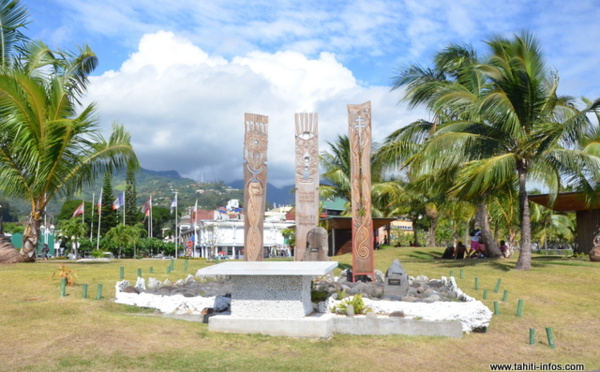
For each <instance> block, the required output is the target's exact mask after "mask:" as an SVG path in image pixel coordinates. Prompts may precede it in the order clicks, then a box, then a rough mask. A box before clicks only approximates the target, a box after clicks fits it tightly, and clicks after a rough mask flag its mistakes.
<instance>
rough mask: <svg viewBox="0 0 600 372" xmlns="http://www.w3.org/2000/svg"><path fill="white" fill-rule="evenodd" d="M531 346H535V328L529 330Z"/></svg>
mask: <svg viewBox="0 0 600 372" xmlns="http://www.w3.org/2000/svg"><path fill="white" fill-rule="evenodd" d="M529 345H535V328H529Z"/></svg>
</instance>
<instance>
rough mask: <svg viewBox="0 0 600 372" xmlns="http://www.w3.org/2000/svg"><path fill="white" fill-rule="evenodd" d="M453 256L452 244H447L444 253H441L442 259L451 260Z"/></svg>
mask: <svg viewBox="0 0 600 372" xmlns="http://www.w3.org/2000/svg"><path fill="white" fill-rule="evenodd" d="M453 258H454V246H452V245H449V246H448V247H447V248H446V250H445V251H444V254H443V255H442V259H443V260H451V259H453Z"/></svg>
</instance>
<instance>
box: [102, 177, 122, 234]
mask: <svg viewBox="0 0 600 372" xmlns="http://www.w3.org/2000/svg"><path fill="white" fill-rule="evenodd" d="M114 200H115V196H114V195H113V189H112V174H111V173H110V172H106V173H105V174H104V184H103V186H102V206H101V207H100V209H101V210H102V212H101V216H100V235H102V236H104V235H105V234H106V233H107V232H108V231H109V230H110V229H112V228H113V227H115V226H117V224H118V221H117V212H116V211H115V210H114V209H113V207H112V205H113V202H114Z"/></svg>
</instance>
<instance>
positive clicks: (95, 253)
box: [90, 249, 104, 258]
mask: <svg viewBox="0 0 600 372" xmlns="http://www.w3.org/2000/svg"><path fill="white" fill-rule="evenodd" d="M90 254H91V255H92V257H94V258H102V257H104V251H100V250H97V249H95V250H93V251H92V252H90Z"/></svg>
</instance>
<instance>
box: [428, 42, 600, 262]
mask: <svg viewBox="0 0 600 372" xmlns="http://www.w3.org/2000/svg"><path fill="white" fill-rule="evenodd" d="M488 45H489V47H490V50H491V56H490V57H489V61H488V62H487V63H485V64H477V65H474V66H470V67H469V69H471V70H476V71H479V72H480V73H481V75H482V76H484V77H485V78H486V81H487V83H486V84H485V85H484V89H483V91H482V95H481V96H480V97H478V98H477V99H473V97H471V96H469V95H468V94H465V90H464V89H463V88H462V87H459V86H456V85H448V86H446V87H445V88H444V89H442V90H441V91H440V92H439V94H438V95H437V96H436V97H435V102H434V103H433V106H434V107H436V108H437V109H438V110H441V108H442V107H451V108H452V109H453V110H454V109H456V108H458V107H462V108H463V109H464V111H465V112H469V113H472V115H470V118H467V119H468V120H465V119H463V120H455V121H452V122H448V123H445V124H444V125H443V126H442V127H440V128H438V130H437V131H436V133H435V135H434V136H432V137H431V138H430V139H429V140H428V141H427V143H426V144H425V147H424V149H423V150H422V154H423V156H424V158H425V159H435V162H437V164H435V166H437V167H442V168H443V167H448V166H451V165H456V164H462V166H463V168H462V170H461V173H460V175H459V177H458V178H457V180H456V183H455V185H454V186H453V188H452V189H451V194H453V195H457V196H462V197H466V198H479V197H481V196H482V195H490V194H492V193H495V192H500V191H501V190H502V189H505V188H506V187H510V185H511V184H513V183H514V182H516V183H517V185H518V192H519V220H520V225H521V247H520V250H521V252H520V255H519V259H518V261H517V265H516V267H515V268H516V269H518V270H528V269H529V268H530V267H531V219H530V211H529V201H528V197H527V182H528V180H529V179H532V180H536V181H538V182H540V183H542V184H545V185H547V186H548V187H549V188H550V190H551V192H552V193H554V194H556V193H557V192H558V191H559V190H560V185H561V176H566V177H568V179H570V180H575V179H577V180H579V181H580V182H583V181H582V180H583V179H585V178H586V177H587V178H591V179H598V174H599V171H600V162H599V159H598V158H597V157H595V156H594V155H591V154H590V153H588V152H585V151H582V149H581V148H580V147H579V143H581V141H583V139H584V138H587V137H588V136H589V134H590V132H591V131H592V127H591V125H590V122H589V120H587V117H586V113H587V112H589V111H592V110H595V109H597V108H598V107H599V106H600V101H596V102H594V103H592V104H591V105H590V106H588V107H587V108H586V109H585V110H582V111H580V110H577V108H576V107H575V105H574V104H573V102H572V99H571V98H570V97H560V96H558V95H557V93H556V92H557V88H558V76H557V75H556V74H555V73H553V72H550V71H549V70H548V69H547V68H546V67H545V65H544V63H543V58H542V55H541V53H540V50H539V46H538V44H537V42H536V40H535V39H534V38H533V37H532V36H531V35H530V34H528V33H524V34H522V35H520V36H515V37H514V39H506V38H502V37H495V38H493V39H492V40H491V41H490V42H488ZM584 176H585V177H584Z"/></svg>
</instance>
